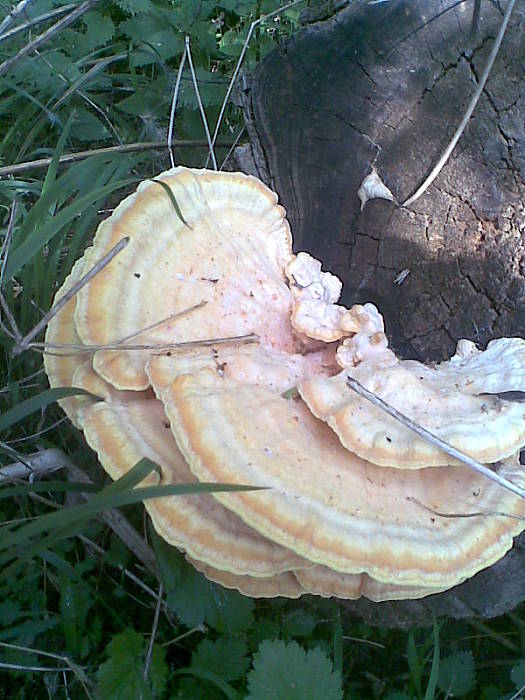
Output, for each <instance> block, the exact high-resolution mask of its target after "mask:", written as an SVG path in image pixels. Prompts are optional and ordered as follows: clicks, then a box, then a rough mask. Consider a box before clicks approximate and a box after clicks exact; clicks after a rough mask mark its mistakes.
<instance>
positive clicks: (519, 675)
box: [510, 659, 525, 690]
mask: <svg viewBox="0 0 525 700" xmlns="http://www.w3.org/2000/svg"><path fill="white" fill-rule="evenodd" d="M510 679H511V681H512V682H513V683H514V685H515V686H516V688H517V689H518V690H519V689H520V688H523V686H525V659H522V660H521V661H518V663H517V664H516V665H515V666H513V667H512V670H511V672H510Z"/></svg>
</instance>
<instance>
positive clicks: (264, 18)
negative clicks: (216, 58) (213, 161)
mask: <svg viewBox="0 0 525 700" xmlns="http://www.w3.org/2000/svg"><path fill="white" fill-rule="evenodd" d="M300 2H304V0H293V2H289V3H287V4H286V5H283V6H282V7H279V8H277V10H274V11H273V12H269V13H268V14H267V15H263V16H262V17H259V19H256V20H254V21H253V22H252V23H251V24H250V29H249V30H248V34H247V35H246V40H245V42H244V44H243V47H242V49H241V53H240V55H239V58H238V60H237V65H236V66H235V70H234V71H233V75H232V77H231V80H230V84H229V85H228V89H227V90H226V95H225V96H224V100H223V101H222V105H221V110H220V112H219V116H218V117H217V124H216V125H215V130H214V132H213V137H212V140H211V148H212V149H213V148H214V147H215V142H216V141H217V136H218V134H219V130H220V128H221V124H222V119H223V117H224V112H225V111H226V107H227V106H228V102H229V100H230V97H231V94H232V92H233V88H234V87H235V83H236V82H237V78H238V77H239V73H240V71H241V66H242V63H243V61H244V57H245V55H246V51H247V50H248V46H249V44H250V41H251V38H252V35H253V32H254V31H255V29H256V28H257V27H258V26H259V25H260V24H262V23H263V22H266V21H267V20H269V19H273V18H274V17H277V16H278V15H280V14H281V13H282V12H285V11H286V10H289V9H290V8H291V7H293V6H294V5H298V4H299V3H300ZM212 152H213V150H211V151H210V155H211V153H212ZM208 163H209V157H208V160H207V161H206V166H205V167H208Z"/></svg>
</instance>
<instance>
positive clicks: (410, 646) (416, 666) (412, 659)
mask: <svg viewBox="0 0 525 700" xmlns="http://www.w3.org/2000/svg"><path fill="white" fill-rule="evenodd" d="M407 661H408V668H409V669H410V677H411V678H412V682H413V684H414V687H415V689H416V693H417V695H418V697H421V696H422V695H423V692H422V690H421V662H420V660H419V655H418V653H417V649H416V640H415V638H414V633H413V632H412V630H411V631H410V632H409V633H408V640H407Z"/></svg>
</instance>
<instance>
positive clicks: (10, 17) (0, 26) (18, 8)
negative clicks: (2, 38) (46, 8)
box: [0, 0, 33, 32]
mask: <svg viewBox="0 0 525 700" xmlns="http://www.w3.org/2000/svg"><path fill="white" fill-rule="evenodd" d="M31 2H33V0H20V2H19V3H17V4H16V5H15V6H14V7H13V9H12V10H11V12H9V13H8V14H7V15H6V16H5V17H4V19H3V20H2V22H1V23H0V32H4V31H5V30H6V29H7V28H8V27H10V26H11V25H12V24H13V22H14V21H15V19H16V18H17V17H18V15H19V14H21V13H22V12H23V11H24V10H25V9H26V7H27V6H28V5H29V4H30V3H31Z"/></svg>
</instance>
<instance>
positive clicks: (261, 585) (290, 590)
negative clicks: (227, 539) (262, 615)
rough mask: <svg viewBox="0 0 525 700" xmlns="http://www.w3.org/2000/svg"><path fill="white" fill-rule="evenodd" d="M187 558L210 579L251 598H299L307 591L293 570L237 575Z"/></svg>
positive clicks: (187, 557)
mask: <svg viewBox="0 0 525 700" xmlns="http://www.w3.org/2000/svg"><path fill="white" fill-rule="evenodd" d="M186 559H187V560H188V561H189V563H190V564H192V565H193V566H194V567H195V568H196V569H197V571H200V572H201V574H204V576H206V578H207V579H209V580H210V581H213V582H214V583H219V584H220V585H221V586H224V588H232V589H234V590H236V591H239V592H240V593H242V594H243V595H247V596H250V597H251V598H278V597H279V596H282V597H284V598H299V597H300V596H301V595H303V593H306V591H304V590H303V589H302V588H301V585H300V584H299V581H298V580H297V578H296V576H295V575H294V572H292V571H285V572H283V573H280V574H275V575H274V576H267V577H256V576H235V575H234V574H230V573H229V572H227V571H220V570H219V569H213V568H212V567H211V566H208V564H204V563H203V562H202V561H198V560H196V559H192V558H191V557H189V556H187V555H186Z"/></svg>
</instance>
